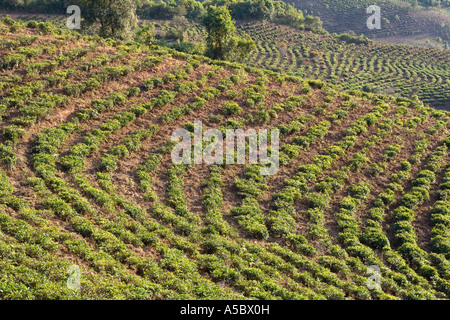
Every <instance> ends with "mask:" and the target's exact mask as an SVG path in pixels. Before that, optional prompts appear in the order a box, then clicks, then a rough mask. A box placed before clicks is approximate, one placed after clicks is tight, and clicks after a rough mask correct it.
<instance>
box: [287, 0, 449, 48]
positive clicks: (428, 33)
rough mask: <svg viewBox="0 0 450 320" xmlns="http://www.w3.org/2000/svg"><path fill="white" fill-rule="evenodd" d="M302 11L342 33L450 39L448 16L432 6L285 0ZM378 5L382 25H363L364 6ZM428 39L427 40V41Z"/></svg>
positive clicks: (412, 40) (394, 0) (378, 0)
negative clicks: (375, 26)
mask: <svg viewBox="0 0 450 320" xmlns="http://www.w3.org/2000/svg"><path fill="white" fill-rule="evenodd" d="M285 2H287V3H291V4H293V5H294V6H295V7H296V8H297V9H300V10H303V11H304V12H305V13H308V14H312V15H315V16H319V17H320V18H321V19H322V21H323V26H324V28H325V29H326V30H328V31H329V32H331V33H333V32H336V33H345V32H349V31H351V30H353V31H354V32H355V33H356V34H364V35H366V36H367V37H369V38H374V39H377V40H382V41H387V42H394V43H396V42H397V43H398V42H401V43H409V44H415V45H417V44H419V45H424V46H430V45H439V43H435V40H436V38H437V37H440V38H441V39H442V40H443V41H446V42H450V16H449V15H448V14H445V13H444V12H445V11H442V12H440V11H438V10H437V9H435V8H430V9H424V8H421V7H416V8H413V7H412V6H411V5H410V3H408V2H405V1H398V0H287V1H285ZM370 5H378V6H379V7H380V8H381V17H382V19H383V18H384V19H383V21H382V24H381V29H380V30H377V29H373V30H369V29H368V28H367V25H366V21H367V18H368V17H369V16H370V14H367V13H366V9H367V7H369V6H370ZM427 40H428V41H427Z"/></svg>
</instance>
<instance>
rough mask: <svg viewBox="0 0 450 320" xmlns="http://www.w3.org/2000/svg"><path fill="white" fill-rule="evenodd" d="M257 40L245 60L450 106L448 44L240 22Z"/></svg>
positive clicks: (359, 87)
mask: <svg viewBox="0 0 450 320" xmlns="http://www.w3.org/2000/svg"><path fill="white" fill-rule="evenodd" d="M241 28H242V30H244V31H245V32H247V33H248V34H251V35H252V37H253V39H254V40H255V42H256V44H257V50H256V51H254V52H253V53H252V55H251V56H250V58H249V59H248V60H247V61H246V63H248V64H250V65H252V66H256V67H260V68H270V69H273V70H276V71H281V72H291V73H295V74H299V75H301V76H306V77H310V78H315V79H322V80H327V81H329V82H331V83H334V84H336V85H339V86H341V87H342V88H345V89H363V88H364V90H368V91H375V92H385V93H392V94H400V95H402V96H406V97H409V96H412V95H414V94H417V95H418V96H419V97H420V99H423V100H424V101H425V102H427V103H429V104H430V105H432V106H435V107H440V108H445V109H447V110H449V109H450V68H449V63H450V50H441V49H434V48H422V47H412V46H408V45H393V44H384V43H378V42H373V41H368V40H367V39H366V40H365V39H363V38H360V37H352V36H348V35H341V36H334V35H331V34H319V33H314V32H310V31H298V30H296V29H293V28H290V27H286V26H280V25H276V24H271V23H243V24H241Z"/></svg>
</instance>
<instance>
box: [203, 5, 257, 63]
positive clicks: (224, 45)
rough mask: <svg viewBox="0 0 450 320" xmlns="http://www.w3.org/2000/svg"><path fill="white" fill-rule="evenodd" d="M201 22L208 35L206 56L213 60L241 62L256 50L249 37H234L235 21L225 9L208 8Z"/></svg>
mask: <svg viewBox="0 0 450 320" xmlns="http://www.w3.org/2000/svg"><path fill="white" fill-rule="evenodd" d="M202 22H203V25H204V26H205V28H206V32H207V34H208V35H207V38H206V47H207V49H206V55H207V56H209V57H211V58H213V59H221V60H242V59H244V58H245V57H246V56H248V54H249V53H250V52H251V51H252V50H253V49H254V48H256V45H255V42H254V41H253V40H252V39H251V38H250V37H249V36H245V37H243V38H240V37H238V36H236V27H235V21H234V20H233V19H231V14H230V11H228V9H227V8H226V7H216V6H210V7H208V11H207V13H206V14H205V15H204V17H203V19H202Z"/></svg>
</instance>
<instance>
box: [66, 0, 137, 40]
mask: <svg viewBox="0 0 450 320" xmlns="http://www.w3.org/2000/svg"><path fill="white" fill-rule="evenodd" d="M75 2H76V4H77V5H78V6H80V8H81V14H82V18H83V19H84V21H85V22H86V23H87V24H88V25H93V24H95V23H96V22H99V23H100V35H101V36H102V37H105V38H116V39H129V38H130V36H131V35H132V30H133V28H134V27H136V25H137V16H136V1H134V0H77V1H75Z"/></svg>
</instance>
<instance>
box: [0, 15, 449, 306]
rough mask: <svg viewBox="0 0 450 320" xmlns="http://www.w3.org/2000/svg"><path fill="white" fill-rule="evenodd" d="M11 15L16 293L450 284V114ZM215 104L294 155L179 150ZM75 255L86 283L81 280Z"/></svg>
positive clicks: (330, 291)
mask: <svg viewBox="0 0 450 320" xmlns="http://www.w3.org/2000/svg"><path fill="white" fill-rule="evenodd" d="M29 26H30V27H36V26H35V25H33V24H31V25H29ZM0 31H1V34H2V37H1V39H0V53H1V60H0V63H1V68H0V73H1V82H0V88H1V89H0V96H1V104H0V105H1V108H2V120H1V123H0V128H1V137H0V143H1V145H0V148H1V149H0V162H1V167H0V168H1V169H0V258H1V259H0V298H2V299H19V298H25V299H54V298H60V299H61V298H62V299H65V298H75V299H87V298H98V299H183V298H192V299H447V298H449V297H450V266H449V261H448V259H449V246H450V244H449V220H448V218H449V215H450V209H449V208H450V207H449V206H448V200H449V198H448V190H450V189H449V188H450V187H449V186H448V181H449V177H448V176H449V166H448V165H447V164H448V147H449V146H450V138H448V133H449V132H448V121H449V114H448V113H447V112H445V111H437V110H433V109H430V108H428V107H424V106H423V104H422V103H421V102H420V101H419V100H408V99H404V98H393V97H389V96H385V95H374V94H372V93H362V92H357V91H355V92H352V93H348V92H339V91H337V90H336V88H332V87H330V86H328V85H325V84H324V83H323V82H321V81H318V80H303V79H301V78H298V77H295V76H287V75H281V74H277V73H274V72H270V71H264V70H260V69H254V68H249V67H245V66H242V65H239V64H232V63H225V62H223V63H219V62H213V61H211V60H209V59H207V58H204V57H200V56H190V55H186V54H181V53H177V52H175V51H170V50H167V49H163V48H159V47H152V48H149V47H145V46H139V45H120V44H117V43H115V42H114V41H104V40H99V39H93V38H81V37H79V36H74V35H72V34H66V33H61V32H57V33H60V34H57V33H54V32H52V31H51V30H47V31H46V30H42V28H41V29H39V27H37V28H28V27H25V26H22V25H20V24H14V28H11V26H10V25H8V21H6V23H5V22H3V23H0ZM63 42H64V43H63ZM29 43H33V46H29V45H27V44H29ZM106 53H107V54H106ZM200 119H201V120H202V124H203V126H204V128H203V129H204V130H206V129H209V128H217V129H219V130H221V131H225V130H226V129H236V128H242V129H244V130H247V129H271V128H277V129H279V130H280V150H279V158H280V170H279V171H278V172H277V173H276V174H275V175H272V176H262V175H261V172H260V167H261V165H251V166H243V165H212V166H207V165H176V164H174V163H172V161H171V156H170V153H171V150H172V148H173V146H174V144H175V143H174V141H172V140H170V136H171V134H172V132H173V131H174V130H176V129H179V128H186V129H187V130H189V131H191V132H194V130H196V124H195V121H198V120H200ZM203 147H204V148H206V147H207V144H205V145H203ZM272 152H276V151H275V150H272ZM74 264H75V265H78V266H80V267H81V272H82V282H81V290H80V291H76V290H71V289H68V288H67V286H66V281H67V279H68V277H69V274H68V273H67V268H68V267H69V266H70V265H74ZM374 265H375V266H378V267H379V268H380V272H381V275H382V278H381V286H380V287H376V288H374V289H372V290H371V289H369V288H368V286H367V281H368V279H369V277H370V276H371V274H370V273H368V267H369V266H374Z"/></svg>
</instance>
